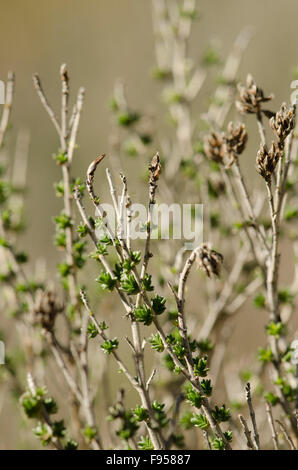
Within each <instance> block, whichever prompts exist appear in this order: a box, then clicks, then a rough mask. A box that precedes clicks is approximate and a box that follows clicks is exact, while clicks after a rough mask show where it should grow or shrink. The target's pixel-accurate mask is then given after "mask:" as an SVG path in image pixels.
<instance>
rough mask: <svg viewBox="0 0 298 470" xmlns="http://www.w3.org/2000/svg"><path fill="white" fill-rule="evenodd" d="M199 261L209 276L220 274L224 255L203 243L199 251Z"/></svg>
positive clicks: (200, 266) (201, 267)
mask: <svg viewBox="0 0 298 470" xmlns="http://www.w3.org/2000/svg"><path fill="white" fill-rule="evenodd" d="M197 262H198V266H199V268H200V269H203V270H204V271H205V273H206V274H207V276H208V277H211V276H212V274H213V275H214V276H217V277H218V276H219V275H220V271H221V266H222V263H223V256H222V255H221V254H220V253H218V252H217V251H215V250H212V249H211V248H210V247H209V246H208V245H207V244H206V243H203V244H202V245H201V246H200V247H199V248H198V252H197Z"/></svg>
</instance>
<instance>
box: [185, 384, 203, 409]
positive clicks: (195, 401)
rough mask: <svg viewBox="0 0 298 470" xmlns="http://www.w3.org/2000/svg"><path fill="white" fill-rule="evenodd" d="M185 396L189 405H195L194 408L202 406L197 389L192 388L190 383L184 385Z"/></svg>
mask: <svg viewBox="0 0 298 470" xmlns="http://www.w3.org/2000/svg"><path fill="white" fill-rule="evenodd" d="M185 398H186V401H187V402H188V403H190V404H191V406H195V407H196V408H201V406H202V397H201V395H200V393H199V392H197V390H195V389H194V388H193V386H192V385H191V384H187V385H186V387H185Z"/></svg>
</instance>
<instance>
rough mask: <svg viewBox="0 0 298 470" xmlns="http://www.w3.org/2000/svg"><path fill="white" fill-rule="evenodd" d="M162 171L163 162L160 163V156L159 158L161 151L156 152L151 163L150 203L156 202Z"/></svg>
mask: <svg viewBox="0 0 298 470" xmlns="http://www.w3.org/2000/svg"><path fill="white" fill-rule="evenodd" d="M160 173H161V164H160V158H159V153H158V152H156V154H155V155H154V157H153V158H152V161H151V163H150V165H149V174H150V176H149V199H150V204H155V192H156V188H157V181H158V180H159V177H160Z"/></svg>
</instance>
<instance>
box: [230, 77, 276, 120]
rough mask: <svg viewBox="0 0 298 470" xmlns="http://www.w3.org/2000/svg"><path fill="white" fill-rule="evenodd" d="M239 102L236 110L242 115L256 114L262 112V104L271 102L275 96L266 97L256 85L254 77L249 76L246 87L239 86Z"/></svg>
mask: <svg viewBox="0 0 298 470" xmlns="http://www.w3.org/2000/svg"><path fill="white" fill-rule="evenodd" d="M238 91H239V100H237V101H236V108H237V109H238V111H239V112H240V113H242V114H247V113H248V114H255V113H259V112H260V110H261V104H262V103H265V102H267V101H270V100H271V99H272V98H273V96H272V95H270V96H267V97H265V96H264V92H263V90H262V89H261V88H259V87H258V86H257V85H256V82H255V81H254V79H253V77H252V75H250V74H248V75H247V78H246V86H243V85H238Z"/></svg>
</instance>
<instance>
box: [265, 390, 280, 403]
mask: <svg viewBox="0 0 298 470" xmlns="http://www.w3.org/2000/svg"><path fill="white" fill-rule="evenodd" d="M264 396H265V399H266V400H267V401H268V402H269V403H270V404H271V405H272V406H276V405H277V404H278V403H279V398H278V396H277V395H274V394H273V393H271V392H268V393H266V394H265V395H264Z"/></svg>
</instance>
